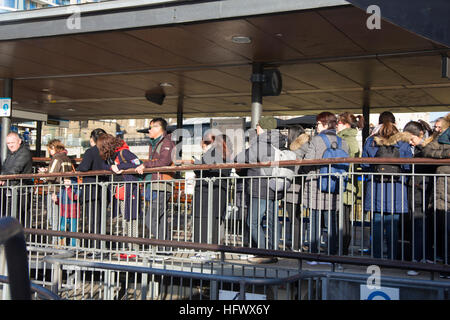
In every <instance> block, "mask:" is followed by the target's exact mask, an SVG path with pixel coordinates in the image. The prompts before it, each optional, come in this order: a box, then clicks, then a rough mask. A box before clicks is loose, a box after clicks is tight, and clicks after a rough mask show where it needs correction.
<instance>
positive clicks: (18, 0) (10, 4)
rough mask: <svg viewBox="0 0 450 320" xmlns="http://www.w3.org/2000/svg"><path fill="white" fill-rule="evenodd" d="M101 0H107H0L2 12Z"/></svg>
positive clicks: (0, 10)
mask: <svg viewBox="0 0 450 320" xmlns="http://www.w3.org/2000/svg"><path fill="white" fill-rule="evenodd" d="M101 1H105V0H0V13H1V12H11V11H20V10H33V9H41V8H47V7H57V6H67V5H72V4H82V3H88V2H101Z"/></svg>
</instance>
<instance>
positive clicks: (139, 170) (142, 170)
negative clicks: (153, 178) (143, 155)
mask: <svg viewBox="0 0 450 320" xmlns="http://www.w3.org/2000/svg"><path fill="white" fill-rule="evenodd" d="M144 169H145V166H144V164H141V165H140V166H138V167H136V169H134V170H136V172H137V173H139V174H144Z"/></svg>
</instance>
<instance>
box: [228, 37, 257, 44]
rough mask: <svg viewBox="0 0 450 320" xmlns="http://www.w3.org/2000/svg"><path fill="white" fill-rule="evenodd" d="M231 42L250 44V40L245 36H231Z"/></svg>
mask: <svg viewBox="0 0 450 320" xmlns="http://www.w3.org/2000/svg"><path fill="white" fill-rule="evenodd" d="M231 42H233V43H238V44H246V43H252V38H250V37H247V36H232V37H231Z"/></svg>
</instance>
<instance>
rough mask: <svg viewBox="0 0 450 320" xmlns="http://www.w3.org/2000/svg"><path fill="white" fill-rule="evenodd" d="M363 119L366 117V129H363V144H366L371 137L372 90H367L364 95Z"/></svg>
mask: <svg viewBox="0 0 450 320" xmlns="http://www.w3.org/2000/svg"><path fill="white" fill-rule="evenodd" d="M363 117H364V122H365V125H364V128H363V129H362V144H363V146H364V143H365V142H366V139H367V138H368V137H369V130H370V127H369V124H370V90H369V89H367V88H365V89H364V93H363Z"/></svg>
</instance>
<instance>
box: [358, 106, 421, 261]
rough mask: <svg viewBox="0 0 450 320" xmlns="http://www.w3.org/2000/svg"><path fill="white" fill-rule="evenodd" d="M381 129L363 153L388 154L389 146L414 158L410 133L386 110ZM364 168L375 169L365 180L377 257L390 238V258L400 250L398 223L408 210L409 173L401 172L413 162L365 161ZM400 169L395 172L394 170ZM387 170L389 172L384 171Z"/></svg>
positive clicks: (365, 146)
mask: <svg viewBox="0 0 450 320" xmlns="http://www.w3.org/2000/svg"><path fill="white" fill-rule="evenodd" d="M379 124H380V126H379V130H377V131H376V133H375V134H373V135H372V136H371V137H369V138H368V139H367V140H366V142H365V143H364V148H363V154H362V156H363V157H369V158H376V157H387V155H386V154H388V153H386V151H384V155H382V156H380V154H381V153H380V151H381V150H389V152H390V153H391V154H395V155H396V156H398V157H400V158H412V152H411V147H410V145H409V140H410V138H411V137H410V134H407V133H402V132H399V131H398V129H397V128H396V127H395V117H394V115H393V114H392V113H391V112H389V111H385V112H383V113H382V114H381V115H380V118H379ZM361 167H362V168H363V170H364V171H366V172H373V173H375V174H373V175H372V174H370V175H368V176H366V177H367V179H366V181H365V193H364V211H365V212H367V211H369V212H371V213H373V215H372V216H371V217H372V223H373V229H372V254H373V256H374V257H375V258H381V257H382V256H383V255H382V253H383V247H384V245H383V239H386V242H387V249H388V258H389V259H395V258H396V254H397V242H398V238H399V235H398V230H399V228H398V226H399V225H398V224H399V221H400V214H404V213H408V191H407V180H408V177H407V176H402V175H401V173H407V172H409V171H410V167H411V166H410V165H374V164H372V165H368V164H363V165H361ZM395 171H397V173H395V174H390V173H392V172H395ZM383 172H385V173H386V174H385V175H382V173H383Z"/></svg>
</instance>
